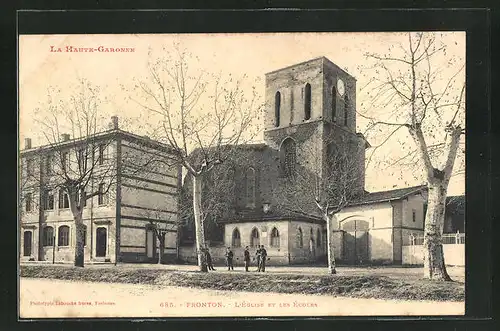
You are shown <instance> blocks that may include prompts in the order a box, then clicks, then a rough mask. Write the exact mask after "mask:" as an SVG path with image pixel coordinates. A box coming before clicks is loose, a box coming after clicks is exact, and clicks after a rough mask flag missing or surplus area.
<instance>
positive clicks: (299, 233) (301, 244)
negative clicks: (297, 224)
mask: <svg viewBox="0 0 500 331" xmlns="http://www.w3.org/2000/svg"><path fill="white" fill-rule="evenodd" d="M297 246H298V247H299V248H302V247H304V235H303V234H302V229H301V228H299V229H298V231H297Z"/></svg>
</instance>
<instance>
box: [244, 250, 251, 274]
mask: <svg viewBox="0 0 500 331" xmlns="http://www.w3.org/2000/svg"><path fill="white" fill-rule="evenodd" d="M244 254H245V256H244V260H245V271H246V272H248V267H249V266H250V252H249V251H248V246H246V247H245V252H244Z"/></svg>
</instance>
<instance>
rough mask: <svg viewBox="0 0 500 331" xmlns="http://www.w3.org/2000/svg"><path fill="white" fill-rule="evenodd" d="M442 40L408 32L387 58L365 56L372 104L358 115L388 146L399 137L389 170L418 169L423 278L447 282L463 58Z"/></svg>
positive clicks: (461, 113) (462, 95) (435, 35)
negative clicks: (423, 207)
mask: <svg viewBox="0 0 500 331" xmlns="http://www.w3.org/2000/svg"><path fill="white" fill-rule="evenodd" d="M442 37H443V36H442V35H441V34H440V33H434V32H429V33H427V32H426V33H407V36H406V39H407V42H404V43H401V44H395V45H391V46H390V47H389V48H388V50H387V53H386V54H373V53H367V54H366V57H367V60H368V61H369V63H370V67H367V68H365V70H364V71H363V72H364V74H365V75H367V76H368V75H369V76H370V77H371V78H370V79H369V83H368V84H367V86H366V87H364V88H363V90H368V92H367V95H368V97H369V102H367V104H364V105H361V108H362V111H361V112H360V115H361V116H362V117H364V118H365V119H367V120H368V122H369V123H368V128H367V132H371V133H372V134H373V133H375V132H376V134H377V135H378V136H383V135H385V137H384V138H383V139H382V140H383V141H384V142H385V141H388V140H389V139H391V138H393V139H398V138H396V137H399V144H400V149H401V151H402V153H403V155H402V156H401V157H398V158H397V159H396V160H393V162H391V164H390V165H391V166H394V165H397V166H402V165H412V166H415V165H417V167H416V168H415V170H414V171H415V173H416V174H419V175H420V174H421V175H423V176H422V177H421V178H422V179H423V181H424V182H426V183H427V186H428V208H427V213H426V218H425V219H426V222H425V229H424V247H425V248H424V249H425V252H424V256H425V258H424V277H425V278H429V279H439V280H445V281H448V280H450V277H449V276H448V273H447V272H446V267H445V261H444V257H443V247H442V239H441V238H442V233H443V225H444V212H445V204H446V196H447V190H448V184H449V182H450V178H451V177H452V176H453V175H454V166H455V161H456V159H457V154H459V157H458V159H459V160H461V161H460V164H461V165H462V166H463V153H464V151H463V150H462V152H463V153H459V151H460V150H461V148H462V146H461V144H462V143H463V139H461V138H464V135H465V73H464V66H465V59H464V58H463V56H460V55H456V54H448V53H453V52H451V50H450V47H451V46H453V45H452V43H451V44H450V43H447V42H446V41H443V39H442ZM455 44H456V41H455ZM453 47H455V46H453ZM367 69H368V70H367ZM370 69H371V70H370ZM402 129H403V130H402ZM404 131H406V132H404ZM401 134H407V135H409V137H408V138H407V139H405V138H404V137H401ZM408 141H413V143H408ZM374 150H376V148H375V149H374ZM462 171H463V168H462V169H456V168H455V173H457V172H462Z"/></svg>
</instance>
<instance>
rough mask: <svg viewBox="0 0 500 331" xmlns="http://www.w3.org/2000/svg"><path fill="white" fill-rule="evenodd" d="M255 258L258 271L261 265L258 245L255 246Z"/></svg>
mask: <svg viewBox="0 0 500 331" xmlns="http://www.w3.org/2000/svg"><path fill="white" fill-rule="evenodd" d="M255 258H256V259H257V272H259V271H260V268H261V266H262V263H261V262H260V261H261V259H262V256H261V254H260V246H257V251H255Z"/></svg>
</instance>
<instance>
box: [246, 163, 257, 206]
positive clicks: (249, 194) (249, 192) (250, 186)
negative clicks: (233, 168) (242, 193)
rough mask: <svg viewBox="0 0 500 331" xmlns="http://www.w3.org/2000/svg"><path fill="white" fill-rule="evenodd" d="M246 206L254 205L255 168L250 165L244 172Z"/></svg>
mask: <svg viewBox="0 0 500 331" xmlns="http://www.w3.org/2000/svg"><path fill="white" fill-rule="evenodd" d="M245 177H246V180H245V183H246V200H247V206H253V205H255V170H254V168H252V167H250V168H248V169H247V171H246V174H245Z"/></svg>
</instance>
